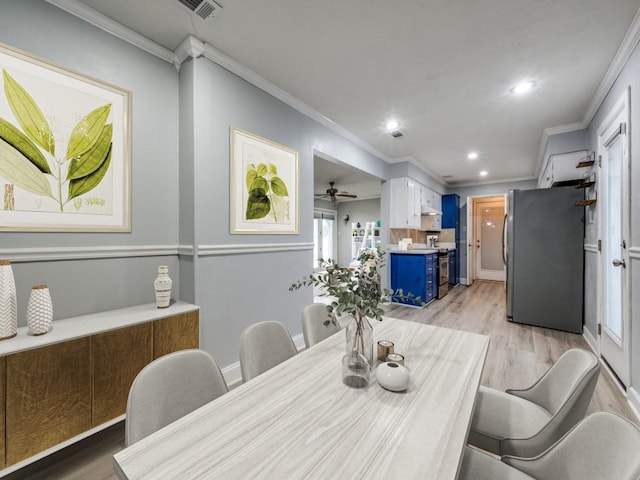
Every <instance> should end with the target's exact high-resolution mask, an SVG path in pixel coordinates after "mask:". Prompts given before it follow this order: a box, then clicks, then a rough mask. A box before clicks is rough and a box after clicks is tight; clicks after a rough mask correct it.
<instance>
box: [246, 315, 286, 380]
mask: <svg viewBox="0 0 640 480" xmlns="http://www.w3.org/2000/svg"><path fill="white" fill-rule="evenodd" d="M296 353H298V349H297V348H296V346H295V344H294V343H293V340H291V335H289V332H288V331H287V329H286V327H285V326H284V325H282V324H281V323H280V322H273V321H266V322H259V323H255V324H253V325H251V326H249V327H247V328H246V329H245V331H244V332H242V335H241V336H240V371H241V373H242V381H243V382H247V381H249V380H251V379H252V378H254V377H257V376H258V375H260V374H261V373H264V372H266V371H267V370H269V369H271V368H273V367H275V366H276V365H278V364H280V363H282V362H284V361H285V360H288V359H289V358H291V357H293V356H294V355H295V354H296Z"/></svg>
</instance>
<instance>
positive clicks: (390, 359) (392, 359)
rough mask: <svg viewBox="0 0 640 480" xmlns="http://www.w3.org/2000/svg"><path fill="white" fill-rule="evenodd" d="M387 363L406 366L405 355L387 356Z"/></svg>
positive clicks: (392, 354) (393, 354)
mask: <svg viewBox="0 0 640 480" xmlns="http://www.w3.org/2000/svg"><path fill="white" fill-rule="evenodd" d="M387 362H393V363H397V364H398V365H404V355H400V354H399V353H390V354H389V355H387Z"/></svg>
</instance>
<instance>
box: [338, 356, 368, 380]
mask: <svg viewBox="0 0 640 480" xmlns="http://www.w3.org/2000/svg"><path fill="white" fill-rule="evenodd" d="M370 378H371V365H369V362H368V361H367V359H366V358H364V357H363V356H362V355H361V354H360V352H358V351H357V350H353V351H351V352H349V353H347V354H346V355H345V356H344V357H342V381H343V383H344V384H345V385H348V386H350V387H353V388H364V387H366V386H368V385H369V379H370Z"/></svg>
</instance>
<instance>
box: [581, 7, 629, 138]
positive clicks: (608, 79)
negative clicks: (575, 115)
mask: <svg viewBox="0 0 640 480" xmlns="http://www.w3.org/2000/svg"><path fill="white" fill-rule="evenodd" d="M639 41H640V9H639V10H638V11H637V12H636V14H635V16H634V17H633V21H632V22H631V25H630V26H629V28H628V29H627V33H626V34H625V36H624V38H623V39H622V43H621V44H620V46H619V47H618V50H617V51H616V54H615V56H614V57H613V60H611V63H610V64H609V68H607V71H606V72H605V74H604V77H603V79H602V81H601V82H600V85H599V86H598V89H597V90H596V93H595V95H594V96H593V98H592V99H591V103H590V104H589V106H588V107H587V111H586V112H585V114H584V117H583V118H582V123H583V124H585V125H589V124H590V123H591V120H593V117H594V116H595V114H596V112H597V111H598V109H599V108H600V105H602V102H603V101H604V99H605V98H606V96H607V94H608V93H609V90H610V89H611V87H612V86H613V84H614V82H615V81H616V79H617V78H618V76H619V75H620V72H621V71H622V69H623V68H624V66H625V65H626V64H627V61H628V60H629V58H630V57H631V54H632V53H633V50H634V49H635V48H636V46H637V45H638V42H639Z"/></svg>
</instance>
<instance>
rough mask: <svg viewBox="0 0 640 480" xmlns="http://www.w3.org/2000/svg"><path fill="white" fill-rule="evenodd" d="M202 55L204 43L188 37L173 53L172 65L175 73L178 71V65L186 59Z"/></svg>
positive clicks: (190, 36)
mask: <svg viewBox="0 0 640 480" xmlns="http://www.w3.org/2000/svg"><path fill="white" fill-rule="evenodd" d="M203 53H204V43H203V42H201V41H200V40H198V39H197V38H196V37H194V36H192V35H189V36H188V37H187V38H185V39H184V40H183V41H182V43H181V44H180V45H178V48H176V51H175V52H173V54H174V56H173V65H174V66H175V67H176V70H177V71H180V65H182V62H184V61H185V60H186V59H187V58H198V57H199V56H201V55H202V54H203Z"/></svg>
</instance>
